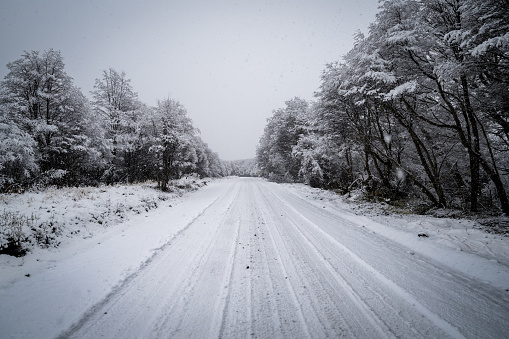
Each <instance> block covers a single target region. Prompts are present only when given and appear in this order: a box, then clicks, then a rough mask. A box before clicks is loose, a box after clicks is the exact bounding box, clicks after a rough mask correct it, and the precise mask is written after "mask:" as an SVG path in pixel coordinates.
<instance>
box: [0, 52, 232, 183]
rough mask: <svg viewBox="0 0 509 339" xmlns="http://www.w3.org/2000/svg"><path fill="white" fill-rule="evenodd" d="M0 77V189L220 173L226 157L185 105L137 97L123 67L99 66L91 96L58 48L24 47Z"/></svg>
mask: <svg viewBox="0 0 509 339" xmlns="http://www.w3.org/2000/svg"><path fill="white" fill-rule="evenodd" d="M7 68H8V74H7V75H6V76H5V78H4V79H3V81H2V82H1V83H0V190H1V191H2V192H9V191H19V190H23V189H26V188H29V187H33V186H46V185H59V186H77V185H97V184H100V183H105V184H113V183H133V182H140V181H146V180H154V181H157V182H158V183H159V186H160V188H161V189H163V190H165V189H167V185H168V182H169V181H170V180H172V179H177V178H180V177H182V176H183V175H187V174H191V173H196V174H198V175H200V176H203V177H205V176H206V177H218V176H222V175H223V174H224V172H225V168H224V164H223V163H222V161H221V160H220V159H219V157H218V155H217V154H216V153H214V152H213V151H212V150H211V149H210V148H209V147H208V146H207V144H206V143H205V142H203V140H202V139H201V137H200V135H199V131H198V129H196V128H195V127H194V126H193V124H192V121H191V119H190V118H189V117H188V116H187V111H186V109H185V107H184V106H183V105H182V104H180V103H179V102H178V101H176V100H174V99H170V98H166V99H163V100H160V101H158V103H157V105H156V106H155V107H150V106H148V105H146V104H144V103H142V102H140V100H138V95H137V93H136V92H135V91H134V89H133V87H132V85H131V83H130V80H129V79H128V78H127V76H126V74H125V73H124V72H118V71H116V70H115V69H113V68H109V69H107V70H104V71H102V73H101V76H100V77H99V78H97V79H96V80H95V85H94V90H93V91H92V92H91V100H89V99H87V97H85V95H84V94H83V93H82V92H81V91H80V89H79V88H77V87H76V86H75V85H74V83H73V79H72V78H71V77H70V76H69V75H67V73H66V71H65V66H64V62H63V58H62V55H61V53H60V52H59V51H55V50H53V49H50V50H48V51H44V52H42V53H41V52H38V51H31V52H25V53H24V54H23V55H22V56H21V58H19V59H18V60H16V61H13V62H11V63H8V64H7Z"/></svg>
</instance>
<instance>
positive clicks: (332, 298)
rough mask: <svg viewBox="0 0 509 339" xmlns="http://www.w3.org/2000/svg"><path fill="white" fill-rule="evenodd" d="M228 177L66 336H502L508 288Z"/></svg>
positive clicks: (256, 183)
mask: <svg viewBox="0 0 509 339" xmlns="http://www.w3.org/2000/svg"><path fill="white" fill-rule="evenodd" d="M229 184H230V185H231V187H230V188H229V189H228V190H227V191H226V192H224V193H223V194H222V196H220V197H219V198H218V199H217V200H216V201H215V202H214V203H213V204H211V205H210V206H209V207H208V208H206V209H205V210H204V211H203V213H202V214H201V215H200V216H199V217H198V218H196V219H195V220H194V221H193V222H192V223H190V224H189V225H188V226H187V227H186V228H185V229H183V230H182V231H181V232H180V233H179V234H178V235H177V236H176V237H175V238H173V240H171V242H170V243H168V244H167V245H166V246H165V247H164V249H163V250H162V251H160V252H159V253H158V254H157V255H156V256H155V257H153V258H152V259H151V261H150V262H149V263H148V264H147V265H145V266H144V267H143V268H142V269H141V270H139V271H138V272H137V273H136V274H134V275H132V276H131V277H130V278H129V279H128V280H127V281H126V282H125V283H124V284H123V285H122V286H121V287H119V288H118V289H117V290H115V291H114V293H112V294H110V295H109V296H108V297H107V298H106V299H105V300H103V301H102V302H101V304H100V305H97V306H96V307H95V308H94V309H93V311H92V312H90V313H89V314H88V315H87V316H85V317H84V318H83V319H82V320H81V321H80V322H79V323H78V324H77V325H76V326H74V327H73V328H72V329H70V330H69V331H68V332H67V333H66V336H71V337H75V338H98V337H106V338H115V337H116V338H125V337H132V338H141V337H144V338H148V337H152V338H161V337H165V338H167V337H185V338H188V337H194V338H211V337H226V338H231V337H234V338H238V337H257V338H274V337H287V338H302V337H313V338H322V337H359V338H383V337H403V338H414V337H426V338H445V337H456V338H461V337H467V338H468V337H470V338H488V337H491V338H501V337H504V336H507V333H508V332H507V330H508V323H507V319H508V316H509V298H508V295H507V293H506V292H505V291H500V290H498V289H496V288H494V287H491V286H489V285H486V284H482V283H480V282H479V281H477V280H475V279H473V278H470V277H468V276H463V275H462V274H460V273H459V272H455V271H453V270H451V269H449V268H447V267H445V266H442V265H440V264H439V263H438V262H434V261H433V260H430V259H428V258H426V257H421V256H419V255H416V254H413V255H412V253H410V251H409V249H408V248H405V247H403V246H401V245H400V244H398V243H395V242H392V241H391V240H390V239H387V238H384V237H381V236H379V235H377V234H373V232H371V231H368V230H367V229H366V228H363V227H362V226H361V225H356V224H353V223H351V222H349V221H347V220H345V219H341V217H340V216H338V215H337V214H334V213H332V212H328V211H326V210H325V209H320V207H319V206H315V205H313V204H310V203H309V202H308V201H306V200H303V199H301V198H299V197H298V196H296V195H294V194H292V193H291V191H288V190H287V189H285V188H284V187H281V186H278V185H274V184H269V183H266V182H264V181H262V180H249V179H244V180H237V181H235V182H229Z"/></svg>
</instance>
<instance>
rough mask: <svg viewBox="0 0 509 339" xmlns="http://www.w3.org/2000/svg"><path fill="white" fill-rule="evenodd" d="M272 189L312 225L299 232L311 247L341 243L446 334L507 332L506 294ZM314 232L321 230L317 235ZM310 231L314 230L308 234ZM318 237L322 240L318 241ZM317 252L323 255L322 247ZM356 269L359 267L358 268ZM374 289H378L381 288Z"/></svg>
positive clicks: (508, 300) (508, 301) (508, 299)
mask: <svg viewBox="0 0 509 339" xmlns="http://www.w3.org/2000/svg"><path fill="white" fill-rule="evenodd" d="M275 190H276V191H277V194H278V196H280V199H282V200H283V201H285V202H286V204H287V205H288V206H291V208H293V209H294V210H296V211H299V214H301V215H303V216H304V217H305V218H307V219H308V220H310V221H311V223H312V224H313V225H311V226H308V227H305V228H302V229H303V230H308V229H309V230H310V231H309V232H308V235H309V236H311V237H312V236H313V235H316V236H315V237H316V238H317V239H320V240H315V242H316V241H318V242H322V243H324V244H326V243H327V237H330V238H331V239H334V240H336V241H338V242H339V243H341V244H342V245H343V246H344V247H345V248H347V249H348V250H349V251H350V252H352V253H354V255H355V256H356V257H357V258H358V259H360V260H361V261H363V262H364V263H366V264H368V267H367V268H364V269H372V270H374V271H375V272H378V273H375V275H376V274H379V275H380V276H381V277H382V279H386V280H387V281H388V285H387V284H385V286H388V287H389V288H390V286H391V284H392V285H394V286H399V289H400V290H401V291H403V292H404V293H405V294H404V295H400V298H404V297H405V296H410V297H411V298H412V299H409V300H413V301H417V302H418V304H419V305H421V306H422V307H423V308H424V309H423V310H422V312H427V311H426V310H428V311H429V312H431V314H429V317H428V318H430V320H433V319H435V320H437V321H438V322H442V321H443V322H445V323H443V324H444V326H445V328H444V330H445V329H446V328H449V329H450V330H451V332H450V335H452V336H464V337H474V338H477V337H490V338H498V337H500V335H501V333H507V331H508V330H509V326H508V325H507V321H506V319H507V315H508V314H509V296H508V295H507V292H505V291H501V290H500V289H498V288H495V287H493V286H491V285H490V284H485V283H483V282H481V281H479V280H477V279H476V278H473V277H471V276H467V275H464V274H462V273H461V272H459V271H455V270H453V269H451V268H449V267H448V266H444V265H442V264H441V263H439V262H438V261H435V260H433V259H431V258H429V257H426V256H421V255H410V254H409V251H410V249H408V248H407V247H405V246H403V245H401V244H399V243H396V242H395V241H393V240H391V239H389V238H386V237H384V236H381V235H379V234H376V233H373V232H371V231H369V230H368V228H363V227H362V225H357V224H355V223H353V222H351V221H349V220H346V219H345V218H342V217H341V216H340V215H339V213H338V212H337V211H334V210H331V211H329V209H327V210H324V209H322V208H321V206H317V205H315V204H311V203H309V202H307V201H305V200H303V199H301V198H299V197H298V196H296V195H295V194H294V193H292V192H291V191H289V190H286V189H284V187H280V186H279V187H276V188H275ZM283 196H284V197H283ZM305 206H306V208H305ZM333 220H336V222H332V221H333ZM315 228H316V229H320V230H319V232H317V231H316V229H315ZM311 229H315V231H313V232H311ZM319 234H322V236H321V237H319V236H318V235H319ZM331 246H332V245H331ZM320 248H321V249H322V250H323V249H325V246H320ZM353 264H355V262H353ZM358 267H360V268H362V265H360V264H359V265H358ZM372 275H373V274H372ZM373 286H375V287H377V288H379V287H381V286H383V285H380V284H373ZM407 304H408V302H407ZM386 305H389V304H388V303H386ZM412 309H418V307H417V308H416V307H412ZM412 309H410V310H412ZM404 315H406V314H404ZM434 317H436V318H434ZM409 319H410V320H411V318H409ZM413 321H415V320H413ZM447 324H450V326H451V327H453V328H450V327H449V326H448V325H447ZM454 329H456V330H454Z"/></svg>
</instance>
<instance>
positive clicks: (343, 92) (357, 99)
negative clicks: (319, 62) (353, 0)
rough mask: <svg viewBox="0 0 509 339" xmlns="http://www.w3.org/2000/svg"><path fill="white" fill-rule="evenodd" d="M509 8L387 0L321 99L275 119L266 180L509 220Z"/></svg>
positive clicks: (263, 162)
mask: <svg viewBox="0 0 509 339" xmlns="http://www.w3.org/2000/svg"><path fill="white" fill-rule="evenodd" d="M508 17H509V5H508V3H507V2H504V1H495V0H490V1H484V0H461V1H460V0H433V1H416V0H400V1H382V2H381V3H380V8H379V13H378V14H377V16H376V20H375V22H373V23H372V24H371V25H370V28H369V32H368V33H367V34H366V35H364V34H362V33H360V32H359V33H358V34H357V35H356V37H355V45H354V47H353V48H352V49H351V50H350V51H349V52H348V53H347V55H346V56H345V57H344V59H343V60H342V61H341V62H340V61H338V62H333V63H330V64H328V65H327V66H326V68H325V70H324V71H323V73H322V75H321V86H320V88H319V90H318V91H317V93H315V97H316V101H313V102H309V101H306V100H303V99H300V98H298V97H296V98H293V99H291V100H289V101H287V102H286V106H285V107H283V108H280V109H277V110H275V111H274V112H273V115H272V117H271V118H270V119H269V120H268V122H267V125H266V127H265V131H264V133H263V135H262V137H261V139H260V142H259V145H258V148H257V162H258V165H259V167H260V171H261V174H262V176H263V177H265V178H268V179H270V180H273V181H276V182H302V183H306V184H309V185H311V186H314V187H319V188H325V189H332V190H336V191H337V192H339V193H341V194H349V193H351V192H352V191H361V192H362V193H363V194H364V196H365V197H366V198H368V199H372V200H375V201H384V202H387V203H389V204H393V205H396V206H397V205H400V206H407V207H410V208H411V209H412V211H414V212H417V213H427V212H429V211H430V210H433V209H444V208H450V209H458V210H461V211H464V212H465V213H466V214H477V213H490V214H494V215H503V214H505V215H509V200H508V195H507V189H508V187H509V186H508V174H509V153H508V151H509V114H508V112H509V21H508V20H507V18H508Z"/></svg>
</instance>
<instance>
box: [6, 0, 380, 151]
mask: <svg viewBox="0 0 509 339" xmlns="http://www.w3.org/2000/svg"><path fill="white" fill-rule="evenodd" d="M377 8H378V0H362V1H355V0H335V1H334V0H293V1H257V0H249V1H242V0H237V1H235V0H225V1H207V0H197V1H194V0H179V1H173V0H145V1H121V0H111V1H110V0H108V1H106V0H76V1H72V0H12V1H8V0H0V46H1V52H0V77H1V78H2V79H3V77H4V76H5V75H6V74H7V68H6V67H5V65H6V64H7V63H8V62H12V61H14V60H17V59H19V58H20V56H21V55H22V53H23V51H31V50H38V51H44V50H48V49H50V48H53V49H55V50H59V51H61V53H62V56H63V58H64V62H65V65H66V68H65V69H66V71H67V74H68V75H70V76H71V77H73V78H74V82H75V85H77V86H78V87H80V88H81V90H82V91H83V93H84V94H85V95H87V96H88V97H90V93H89V92H90V91H91V90H92V89H93V85H94V80H95V79H96V78H99V77H100V76H101V70H103V69H107V68H109V67H113V68H114V69H116V70H117V71H125V72H126V74H127V77H128V78H130V79H131V84H132V86H133V88H134V90H135V91H136V92H137V93H138V97H139V99H140V100H141V101H142V102H144V103H146V104H148V105H151V106H155V105H156V103H157V100H162V99H164V98H167V97H170V98H172V99H176V100H178V101H180V102H181V103H182V104H183V105H184V106H185V107H186V108H187V110H188V115H189V117H190V118H191V119H192V120H193V122H194V125H195V127H197V128H199V129H200V130H201V136H202V139H203V140H204V141H205V142H206V143H208V144H209V146H210V147H211V148H212V150H214V151H216V152H218V153H219V155H220V157H221V158H222V159H224V160H235V159H245V158H252V157H254V156H255V149H256V145H257V144H258V140H259V138H260V136H261V134H262V133H263V128H264V127H265V124H266V119H267V118H268V117H270V116H271V115H272V111H273V110H275V109H278V108H282V107H284V103H285V101H287V100H289V99H291V98H293V97H295V96H299V97H301V98H303V99H307V100H312V99H313V98H314V97H313V94H314V92H315V91H316V90H317V89H318V87H319V85H320V74H321V72H322V70H323V69H324V68H325V64H326V63H329V62H333V61H337V60H341V57H342V56H343V55H344V54H346V53H347V52H348V50H350V49H351V48H352V46H353V35H354V33H355V32H356V31H357V30H361V31H362V32H367V27H368V26H369V24H370V23H371V22H373V21H374V18H375V15H376V13H377Z"/></svg>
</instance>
